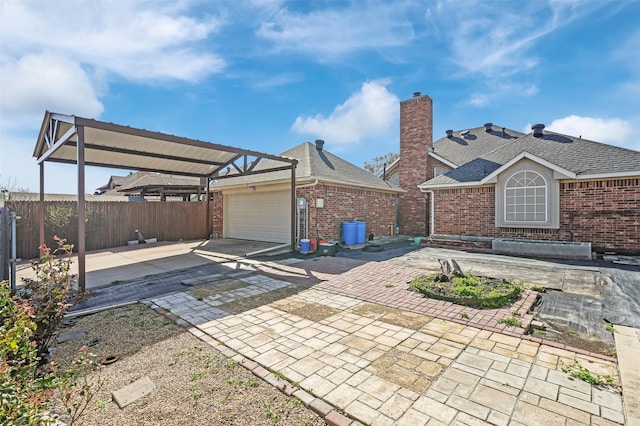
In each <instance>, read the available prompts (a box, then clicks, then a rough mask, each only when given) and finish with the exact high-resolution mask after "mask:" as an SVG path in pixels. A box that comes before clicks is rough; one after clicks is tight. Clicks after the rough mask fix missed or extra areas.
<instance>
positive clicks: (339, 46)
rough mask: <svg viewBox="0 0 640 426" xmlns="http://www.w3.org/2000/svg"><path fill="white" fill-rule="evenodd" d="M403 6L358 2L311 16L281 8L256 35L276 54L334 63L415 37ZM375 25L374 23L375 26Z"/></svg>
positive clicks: (397, 44)
mask: <svg viewBox="0 0 640 426" xmlns="http://www.w3.org/2000/svg"><path fill="white" fill-rule="evenodd" d="M404 6H405V5H404V4H403V3H389V4H386V3H384V2H382V3H364V4H363V3H357V4H354V5H352V6H350V7H346V8H344V9H341V10H338V9H326V10H315V11H312V12H310V13H308V14H302V13H295V12H291V11H289V10H287V9H281V10H280V11H279V12H278V13H277V14H276V15H275V16H273V17H272V18H271V19H270V20H269V21H268V22H265V23H263V24H262V25H261V26H260V28H259V29H258V31H257V35H258V36H259V37H262V38H264V39H266V40H270V41H271V42H273V43H274V46H275V50H276V51H297V52H302V53H304V54H307V55H316V56H317V57H318V58H317V59H319V60H333V59H337V58H340V57H343V56H344V55H346V54H349V53H352V52H354V51H356V50H362V49H379V48H386V47H396V46H403V45H405V44H408V43H410V42H411V41H412V40H413V38H414V33H413V27H412V24H411V22H410V21H409V19H407V17H406V16H404V15H405V10H404ZM374 23H375V24H374Z"/></svg>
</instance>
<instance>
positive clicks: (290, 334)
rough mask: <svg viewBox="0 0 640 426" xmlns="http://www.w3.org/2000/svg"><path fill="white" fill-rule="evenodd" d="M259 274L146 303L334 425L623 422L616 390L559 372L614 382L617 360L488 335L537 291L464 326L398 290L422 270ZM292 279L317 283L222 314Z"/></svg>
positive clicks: (325, 263)
mask: <svg viewBox="0 0 640 426" xmlns="http://www.w3.org/2000/svg"><path fill="white" fill-rule="evenodd" d="M332 261H336V262H335V265H336V269H337V270H339V272H335V271H332V270H331V267H330V265H331V262H332ZM256 268H257V269H258V271H259V272H261V274H259V275H252V276H246V277H239V278H238V279H237V280H236V284H235V285H233V286H231V287H230V288H229V289H227V290H224V291H220V292H216V291H214V289H215V286H216V285H221V284H214V285H212V286H211V289H210V290H211V294H214V295H215V297H213V298H210V297H207V296H204V297H200V298H201V299H202V300H198V298H197V297H194V296H193V295H191V294H188V293H187V292H182V293H175V294H172V295H168V296H164V297H161V298H156V299H152V300H151V301H150V303H152V304H153V305H155V306H157V307H161V308H164V309H168V310H170V311H171V312H173V313H174V314H176V315H178V316H179V317H180V318H181V319H182V321H186V322H188V323H189V324H191V325H193V326H194V327H190V328H189V330H190V331H191V332H192V333H194V334H195V335H197V336H198V337H200V338H202V339H203V340H205V341H209V342H210V343H211V344H213V345H218V344H219V343H220V342H221V343H223V344H224V345H225V346H224V347H222V346H220V348H223V349H224V350H225V351H228V354H230V355H234V354H235V355H234V356H235V358H236V359H238V360H241V361H243V363H244V364H245V365H246V366H248V367H249V368H250V369H252V371H254V372H256V374H258V373H257V372H258V371H260V374H261V375H262V376H264V377H266V378H267V380H272V381H273V382H274V384H277V383H280V382H278V380H277V377H276V376H277V375H276V376H274V375H273V374H269V373H268V371H266V370H264V369H263V370H259V369H261V368H262V367H265V368H267V369H270V370H271V371H272V372H278V373H281V374H283V375H284V376H285V377H286V378H287V379H288V380H290V381H291V382H294V383H296V384H298V385H299V386H300V387H302V389H305V390H307V391H308V392H309V393H311V394H312V395H314V396H315V397H317V398H315V397H314V396H310V395H309V394H305V393H303V392H302V391H296V389H295V387H291V386H289V392H290V393H293V394H294V395H298V396H300V397H301V400H303V402H305V403H307V404H313V408H314V409H316V410H320V411H322V412H323V413H324V414H326V415H331V416H333V417H325V418H326V419H327V420H329V419H334V420H332V423H333V424H349V423H350V422H351V420H348V419H346V418H344V417H341V416H339V412H344V413H345V414H346V415H348V416H349V417H351V418H352V419H357V421H359V422H361V423H365V424H373V425H385V424H400V425H402V424H406V425H421V424H429V425H437V424H469V425H471V424H486V423H488V424H498V425H506V424H512V425H518V424H524V425H534V424H549V425H554V424H562V425H573V424H593V425H607V424H616V423H624V414H623V405H622V396H621V394H620V392H619V391H617V390H616V388H599V387H595V386H592V385H589V384H587V383H586V382H583V381H580V380H576V379H573V378H571V377H570V376H569V375H568V374H566V373H563V372H562V371H561V368H562V367H563V365H567V364H572V363H573V362H574V359H575V360H578V361H579V362H580V363H581V365H583V366H585V367H587V368H588V369H589V370H590V372H591V373H593V374H595V373H597V374H602V375H610V376H612V377H613V378H614V381H615V382H616V383H617V384H619V378H618V376H617V366H616V364H615V363H614V362H612V361H609V360H605V359H601V358H596V357H593V356H590V355H589V354H588V353H578V352H575V351H569V350H566V349H563V348H560V347H553V346H549V345H544V344H540V343H539V342H536V341H532V340H528V339H526V338H523V337H524V336H523V335H522V334H523V332H524V329H515V330H510V329H506V330H505V329H504V327H502V328H498V327H497V326H498V325H499V324H497V321H498V319H500V318H502V317H505V316H511V311H512V310H514V309H517V310H519V312H520V311H522V319H523V322H525V321H530V316H529V315H528V314H527V313H526V311H527V310H528V309H529V308H528V306H527V304H529V305H530V303H531V302H532V300H535V294H534V293H527V294H526V295H525V298H524V299H525V301H524V302H523V303H522V304H521V305H518V306H516V307H511V308H509V309H506V310H477V311H478V312H475V311H476V310H471V309H470V308H464V310H465V311H466V312H468V313H469V318H467V320H468V321H466V323H461V322H465V321H462V320H463V319H462V318H458V317H459V316H460V312H461V311H460V310H459V309H458V307H457V306H455V305H451V304H447V303H446V302H439V301H432V300H429V299H425V298H423V297H422V296H420V295H418V294H416V293H412V292H409V291H407V290H406V282H407V281H408V280H410V279H411V278H412V277H413V276H415V275H417V274H418V273H421V272H423V271H417V270H413V269H411V268H406V267H401V266H393V265H388V264H385V263H362V262H359V263H357V264H349V263H348V262H345V260H339V259H325V260H322V261H316V262H312V261H305V262H300V263H296V264H293V265H276V264H266V265H262V266H260V267H256ZM276 277H277V278H276ZM290 278H293V280H291V279H290ZM295 280H311V281H314V282H319V283H320V284H317V285H315V286H314V287H313V288H311V289H309V290H306V291H303V292H301V293H299V294H296V295H294V296H290V297H288V298H286V299H282V300H279V301H276V302H273V303H271V304H269V305H264V306H260V307H258V308H255V309H251V310H249V311H246V312H242V313H239V314H236V315H228V313H227V312H225V311H224V310H222V309H219V306H220V303H219V302H220V300H223V299H224V300H225V303H230V300H233V298H241V297H245V296H246V295H250V294H253V293H255V292H256V291H268V289H271V288H273V289H275V288H280V287H282V286H287V285H291V284H290V283H291V282H292V281H295ZM238 282H243V283H244V284H246V287H242V286H241V285H238ZM243 288H244V290H243ZM188 291H193V290H188ZM202 291H203V292H204V293H203V294H206V292H207V287H205V288H204V289H202ZM472 320H473V321H472ZM187 325H188V324H187ZM520 330H521V331H520ZM214 339H215V340H214ZM559 346H561V345H559ZM280 385H282V384H280ZM282 386H285V385H282ZM285 387H286V386H285ZM305 395H306V396H305ZM327 403H328V404H330V405H327ZM323 404H324V405H323ZM355 424H357V423H355Z"/></svg>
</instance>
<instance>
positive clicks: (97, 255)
mask: <svg viewBox="0 0 640 426" xmlns="http://www.w3.org/2000/svg"><path fill="white" fill-rule="evenodd" d="M273 245H274V244H273V243H265V242H260V241H244V240H196V241H185V242H159V243H157V244H152V245H147V244H141V245H137V246H128V247H116V248H112V249H107V250H100V251H95V252H91V253H87V257H86V271H87V281H86V286H87V289H94V288H100V287H105V286H109V285H113V284H115V283H118V282H121V281H128V280H132V279H139V278H144V277H147V276H150V275H156V274H163V273H167V272H172V271H176V270H180V269H186V268H192V267H197V266H204V265H209V264H221V263H225V262H232V261H236V260H245V258H244V255H245V254H246V253H248V252H250V251H255V250H260V249H264V248H268V247H273ZM77 272H78V262H77V257H76V256H74V257H72V264H71V273H74V274H75V273H77ZM17 277H18V281H19V282H21V281H22V278H35V272H34V271H33V269H32V268H31V266H30V265H29V264H28V263H23V264H21V265H19V266H18V268H17Z"/></svg>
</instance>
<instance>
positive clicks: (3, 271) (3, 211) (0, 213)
mask: <svg viewBox="0 0 640 426" xmlns="http://www.w3.org/2000/svg"><path fill="white" fill-rule="evenodd" d="M9 238H10V232H9V209H8V208H7V207H0V281H4V280H8V279H9Z"/></svg>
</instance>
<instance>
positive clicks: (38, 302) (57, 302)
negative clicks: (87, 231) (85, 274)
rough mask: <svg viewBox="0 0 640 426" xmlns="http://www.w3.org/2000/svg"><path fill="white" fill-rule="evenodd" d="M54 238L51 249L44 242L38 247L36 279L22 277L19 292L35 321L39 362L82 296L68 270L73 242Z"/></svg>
mask: <svg viewBox="0 0 640 426" xmlns="http://www.w3.org/2000/svg"><path fill="white" fill-rule="evenodd" d="M54 239H55V240H56V242H57V243H58V247H57V248H56V249H55V250H53V251H52V250H51V249H50V248H49V247H47V246H46V245H43V246H41V247H40V252H41V253H42V255H41V256H40V259H39V261H38V262H34V263H33V265H32V266H33V268H34V269H35V271H36V279H24V280H23V281H24V284H25V286H24V290H23V291H22V292H21V293H20V296H21V297H22V298H23V299H25V300H27V301H28V303H29V305H30V306H31V308H32V309H33V321H34V322H35V324H36V329H35V334H34V336H33V338H34V340H35V342H36V350H37V354H38V356H39V357H40V363H41V364H43V363H45V362H46V361H47V358H48V355H49V345H50V343H51V340H52V339H53V336H54V334H55V332H56V330H57V329H58V328H59V327H60V325H61V324H62V321H64V316H65V315H66V314H67V312H69V309H71V308H72V307H73V306H74V305H75V304H77V303H78V302H79V301H80V300H82V298H83V295H82V294H81V293H80V292H79V291H77V290H76V288H75V284H76V280H75V278H76V277H75V276H74V275H73V274H71V271H70V269H71V255H72V251H73V245H72V244H66V241H65V240H63V239H61V238H58V237H57V236H56V237H54Z"/></svg>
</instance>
